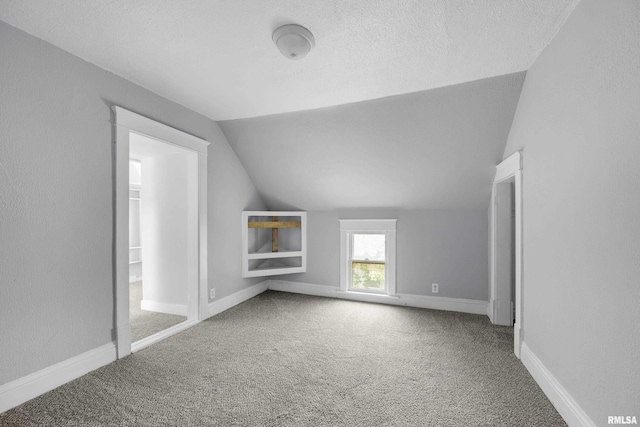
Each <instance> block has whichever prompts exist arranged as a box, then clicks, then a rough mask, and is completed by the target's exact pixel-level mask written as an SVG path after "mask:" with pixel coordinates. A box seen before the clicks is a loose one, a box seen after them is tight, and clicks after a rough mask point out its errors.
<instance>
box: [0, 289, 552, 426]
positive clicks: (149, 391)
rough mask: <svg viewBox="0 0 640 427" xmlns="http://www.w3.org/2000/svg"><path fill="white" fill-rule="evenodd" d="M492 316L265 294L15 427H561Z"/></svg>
mask: <svg viewBox="0 0 640 427" xmlns="http://www.w3.org/2000/svg"><path fill="white" fill-rule="evenodd" d="M512 346H513V332H512V329H511V328H507V327H497V326H493V325H491V324H490V323H489V321H488V319H487V318H486V317H485V316H476V315H469V314H460V313H449V312H443V311H433V310H424V309H415V308H407V307H396V306H385V305H375V304H366V303H358V302H352V301H344V300H335V299H325V298H319V297H310V296H304V295H295V294H286V293H279V292H273V291H268V292H265V293H263V294H261V295H259V296H257V297H256V298H253V299H251V300H249V301H247V302H245V303H243V304H240V305H239V306H236V307H234V308H232V309H230V310H228V311H226V312H224V313H222V314H220V315H218V316H215V317H213V318H211V319H209V320H207V321H204V322H202V323H200V324H198V325H196V326H195V327H193V328H190V329H188V330H186V331H184V332H182V333H180V334H178V335H175V336H173V337H171V338H169V339H167V340H164V341H162V342H160V343H158V344H155V345H153V346H150V347H148V348H147V349H145V350H142V351H140V352H138V353H136V354H134V355H131V356H129V357H127V358H125V359H122V360H119V361H117V362H115V363H112V364H110V365H108V366H105V367H103V368H101V369H98V370H97V371H94V372H92V373H90V374H88V375H85V376H84V377H82V378H79V379H78V380H76V381H73V382H71V383H69V384H66V385H64V386H62V387H60V388H58V389H56V390H54V391H52V392H50V393H47V394H45V395H43V396H41V397H39V398H36V399H34V400H32V401H30V402H28V403H26V404H24V405H22V406H20V407H18V408H15V409H13V410H11V411H9V412H7V413H5V414H2V415H0V424H2V425H7V426H17V425H20V426H40V425H47V426H48V425H53V426H79V425H92V426H123V425H141V426H165V425H166V426H363V427H370V426H402V427H406V426H436V425H438V426H563V425H565V424H564V422H563V421H562V419H561V418H560V416H559V415H558V413H557V412H556V411H555V409H554V408H553V406H552V405H551V403H550V402H549V401H548V400H547V399H546V397H545V396H544V394H543V393H542V392H541V390H540V389H539V388H538V386H537V385H536V383H535V382H534V381H533V379H532V378H531V376H530V375H529V374H528V372H527V371H526V369H525V368H524V366H523V365H522V364H521V363H520V362H519V361H518V360H517V359H516V358H515V356H514V355H513V353H512Z"/></svg>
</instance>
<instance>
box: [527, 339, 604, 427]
mask: <svg viewBox="0 0 640 427" xmlns="http://www.w3.org/2000/svg"><path fill="white" fill-rule="evenodd" d="M521 360H522V363H523V364H524V366H525V367H526V368H527V370H528V371H529V373H530V374H531V376H532V377H533V379H534V380H536V382H537V383H538V385H539V386H540V388H541V389H542V391H543V392H544V394H545V395H546V396H547V398H549V400H550V401H551V403H552V404H553V406H555V408H556V410H557V411H558V413H559V414H560V415H561V416H562V418H564V420H565V421H566V423H567V424H568V425H570V426H571V427H574V426H575V427H577V426H584V427H595V426H596V424H595V423H594V422H593V421H592V420H591V418H589V416H588V415H587V413H586V412H585V411H584V410H583V409H582V408H581V407H580V405H578V403H577V402H576V401H575V399H574V398H573V397H572V396H571V395H570V394H569V392H568V391H567V390H566V389H565V388H564V387H562V385H561V384H560V382H559V381H558V380H557V379H556V377H554V376H553V374H552V373H551V372H550V371H549V370H548V369H547V367H546V366H544V364H543V363H542V362H541V361H540V359H538V357H537V356H536V355H535V354H534V353H533V351H531V349H530V348H529V346H528V345H527V344H526V343H522V348H521Z"/></svg>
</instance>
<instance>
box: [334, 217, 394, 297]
mask: <svg viewBox="0 0 640 427" xmlns="http://www.w3.org/2000/svg"><path fill="white" fill-rule="evenodd" d="M340 245H341V249H340V276H341V277H340V289H341V290H343V291H354V292H369V293H382V294H387V295H395V293H396V286H395V248H396V220H395V219H383V220H371V219H367V220H342V219H341V220H340Z"/></svg>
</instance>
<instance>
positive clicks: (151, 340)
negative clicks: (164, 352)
mask: <svg viewBox="0 0 640 427" xmlns="http://www.w3.org/2000/svg"><path fill="white" fill-rule="evenodd" d="M198 323H200V321H199V320H187V321H184V322H182V323H178V324H177V325H173V326H171V327H170V328H167V329H164V330H162V331H160V332H157V333H155V334H153V335H149V336H148V337H145V338H142V339H141V340H138V341H136V342H134V343H131V352H132V353H135V352H136V351H140V350H142V349H143V348H146V347H149V346H150V345H151V344H155V343H157V342H160V341H162V340H163V339H165V338H169V337H170V336H172V335H175V334H177V333H178V332H182V331H184V330H185V329H189V328H190V327H192V326H195V325H197V324H198Z"/></svg>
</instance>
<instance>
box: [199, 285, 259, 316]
mask: <svg viewBox="0 0 640 427" xmlns="http://www.w3.org/2000/svg"><path fill="white" fill-rule="evenodd" d="M268 282H269V280H265V281H263V282H260V283H257V284H255V285H253V286H251V287H249V288H245V289H243V290H241V291H238V292H235V293H233V294H231V295H229V296H226V297H224V298H220V299H218V300H215V301H213V302H211V303H209V305H208V307H207V309H206V311H205V316H204V319H207V318H209V317H211V316H215V315H216V314H219V313H222V312H223V311H226V310H228V309H230V308H232V307H235V306H236V305H238V304H240V303H243V302H245V301H247V300H249V299H251V298H253V297H255V296H257V295H260V294H261V293H263V292H265V291H266V290H267V289H269V288H268Z"/></svg>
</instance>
